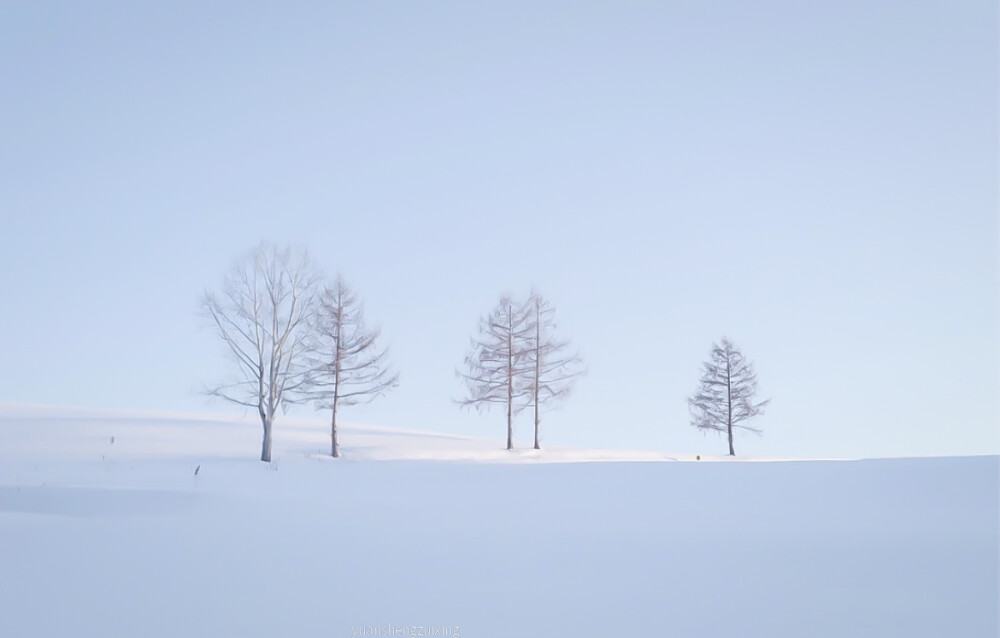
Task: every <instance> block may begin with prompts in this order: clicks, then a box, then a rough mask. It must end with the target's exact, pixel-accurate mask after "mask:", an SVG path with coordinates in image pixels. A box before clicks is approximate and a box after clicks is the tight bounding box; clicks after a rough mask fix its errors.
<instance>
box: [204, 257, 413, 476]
mask: <svg viewBox="0 0 1000 638" xmlns="http://www.w3.org/2000/svg"><path fill="white" fill-rule="evenodd" d="M202 309H203V311H204V313H205V314H206V315H207V316H208V317H209V318H210V320H211V323H212V325H213V326H214V327H215V329H216V332H217V333H218V335H219V337H220V338H221V339H222V341H223V342H224V343H225V344H226V346H227V349H228V351H229V353H230V355H232V358H233V360H234V364H235V365H234V367H233V376H232V378H231V379H230V380H228V381H227V382H224V383H221V384H219V385H216V386H214V387H212V388H210V389H209V394H212V395H214V396H217V397H220V398H222V399H225V400H227V401H231V402H232V403H236V404H238V405H242V406H246V407H248V408H252V409H255V410H256V411H257V414H258V415H259V416H260V421H261V425H262V426H263V429H264V437H263V442H262V444H261V452H260V460H261V461H267V462H270V460H271V441H272V436H271V433H272V430H273V427H274V419H275V417H276V416H277V414H278V410H279V409H280V410H284V409H285V408H287V406H289V405H291V404H296V403H312V404H314V405H315V406H316V407H317V408H323V409H328V410H330V413H331V416H330V454H331V455H332V456H334V457H336V456H339V455H340V449H339V445H338V441H337V412H338V409H339V408H340V407H341V406H348V405H354V404H358V403H363V402H368V401H371V400H373V399H375V398H377V397H379V396H381V395H383V394H385V393H386V392H388V391H389V390H391V389H392V388H394V387H396V385H397V384H398V382H399V375H398V374H397V373H395V372H393V371H392V370H391V368H390V367H389V366H388V362H387V352H386V350H385V349H384V348H380V347H379V346H378V344H377V340H378V337H379V331H378V330H370V329H368V328H366V327H365V324H364V313H363V309H362V306H361V304H360V302H359V301H358V297H357V295H355V293H354V292H353V291H352V290H351V288H350V287H349V286H348V285H347V283H346V282H345V281H344V279H343V278H342V277H340V276H338V277H336V278H334V279H333V280H332V281H326V280H324V279H323V277H322V276H321V275H320V274H319V272H318V271H317V270H316V269H315V268H314V267H313V266H312V264H311V263H310V261H309V257H308V255H306V254H305V253H298V254H296V253H293V252H292V250H291V249H290V248H285V249H278V248H276V247H274V246H268V245H261V246H259V247H258V248H257V250H256V251H254V252H253V253H252V254H251V255H249V257H248V258H247V259H245V260H244V261H243V262H241V263H239V264H238V265H236V266H235V267H234V268H233V270H232V271H231V272H230V273H229V274H228V275H227V277H226V279H225V283H224V284H223V288H222V291H221V292H220V293H218V294H217V293H211V292H207V293H205V296H204V298H203V300H202Z"/></svg>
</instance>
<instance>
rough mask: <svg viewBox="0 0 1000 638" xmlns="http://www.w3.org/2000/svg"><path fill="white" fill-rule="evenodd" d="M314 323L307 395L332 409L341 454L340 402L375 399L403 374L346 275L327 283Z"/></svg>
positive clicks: (333, 445) (333, 437) (336, 452)
mask: <svg viewBox="0 0 1000 638" xmlns="http://www.w3.org/2000/svg"><path fill="white" fill-rule="evenodd" d="M311 325H312V340H311V342H310V347H309V352H310V355H309V359H310V371H309V381H308V384H307V386H308V389H307V395H308V397H309V399H310V400H311V401H312V402H313V403H314V404H315V405H316V406H317V408H322V409H328V410H330V455H331V456H333V457H334V458H336V457H339V456H340V445H339V442H338V438H337V413H338V410H339V409H340V407H341V406H349V405H357V404H359V403H369V402H371V401H373V400H375V399H376V398H378V397H380V396H382V395H384V394H385V393H386V392H388V391H389V390H391V389H393V388H394V387H396V386H397V385H398V384H399V375H398V374H397V373H396V372H394V371H393V370H392V369H391V368H390V367H389V365H388V350H387V349H385V348H382V347H380V346H379V345H378V338H379V336H380V334H381V331H380V330H378V329H368V328H367V327H366V326H365V321H364V309H363V307H362V305H361V302H360V301H359V300H358V296H357V294H356V293H355V292H354V290H352V289H351V287H350V286H348V285H347V283H346V282H345V281H344V278H343V277H342V276H339V275H338V276H337V278H336V279H335V280H334V281H333V282H332V283H331V284H330V285H328V286H326V287H324V288H323V290H322V292H321V293H320V295H319V301H318V303H317V304H316V312H315V314H314V316H313V319H312V322H311Z"/></svg>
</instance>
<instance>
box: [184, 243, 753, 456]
mask: <svg viewBox="0 0 1000 638" xmlns="http://www.w3.org/2000/svg"><path fill="white" fill-rule="evenodd" d="M202 310H203V311H204V314H205V315H206V316H207V317H208V318H209V319H210V321H211V324H212V326H213V327H214V328H215V330H216V332H217V334H218V336H219V337H220V338H221V340H222V341H223V343H224V344H225V345H226V348H227V350H228V352H229V354H230V355H231V356H232V359H233V363H234V365H233V374H232V377H231V378H230V379H229V380H228V381H226V382H224V383H220V384H218V385H215V386H213V387H211V388H209V389H208V392H209V394H211V395H214V396H217V397H220V398H222V399H225V400H227V401H230V402H232V403H236V404H238V405H242V406H246V407H248V408H252V409H255V410H256V411H257V414H258V415H259V416H260V420H261V425H262V427H263V442H262V444H261V455H260V459H261V461H266V462H270V460H271V445H272V431H273V426H274V420H275V417H276V416H277V414H278V411H279V410H285V409H286V408H287V407H288V406H289V405H292V404H312V405H314V406H315V407H316V408H317V409H325V410H329V411H330V454H331V455H332V456H334V457H338V456H340V448H339V443H338V438H337V415H338V410H339V408H340V407H342V406H350V405H355V404H359V403H367V402H369V401H372V400H374V399H376V398H378V397H380V396H382V395H384V394H385V393H386V392H388V391H390V390H391V389H393V388H394V387H396V386H397V385H398V384H399V374H398V373H397V372H395V371H394V370H393V369H392V368H391V366H390V365H389V362H388V352H387V350H386V349H385V348H384V347H382V346H380V345H379V343H378V339H379V336H380V331H379V330H378V329H370V328H368V327H367V326H366V325H365V321H364V311H363V307H362V304H361V302H360V301H359V298H358V295H357V294H356V293H355V292H354V291H353V290H352V289H351V288H350V286H348V285H347V283H346V282H345V281H344V279H343V277H341V276H339V275H338V276H337V277H335V278H333V279H331V280H327V279H325V278H324V277H323V276H322V275H321V274H320V273H319V271H318V270H317V269H316V268H315V267H314V266H313V265H312V264H311V263H310V260H309V258H308V255H306V254H305V253H304V252H303V253H296V252H293V251H292V249H291V248H284V249H279V248H277V247H275V246H271V245H267V244H261V245H260V246H258V248H257V249H256V250H255V251H253V252H252V253H251V254H249V255H248V256H247V258H246V259H244V260H243V261H241V262H240V263H238V264H237V265H236V266H235V267H234V268H233V270H232V271H230V273H229V274H228V275H227V276H226V278H225V281H224V284H223V287H222V290H221V291H220V292H219V293H213V292H206V293H205V296H204V298H203V300H202ZM556 328H557V325H556V322H555V309H554V308H553V307H552V305H551V304H550V303H549V302H548V301H547V300H546V299H544V298H543V297H542V296H541V295H540V294H539V293H538V292H536V291H532V292H531V293H529V294H528V295H527V296H526V297H524V298H521V299H515V298H512V297H510V296H503V297H501V299H500V301H499V302H498V303H497V305H496V307H495V308H493V310H492V311H491V312H489V313H488V314H486V315H485V316H483V317H482V318H481V319H480V322H479V332H478V334H477V336H475V337H474V338H473V339H472V341H471V347H470V352H469V354H468V356H466V358H465V366H464V370H459V371H458V372H457V374H458V376H460V377H461V378H462V379H463V380H464V382H465V386H466V396H465V397H464V398H462V399H461V400H459V401H458V404H459V405H460V406H462V407H474V408H476V409H477V410H484V409H488V408H490V407H493V406H503V407H504V408H505V411H506V419H507V449H508V450H510V449H513V447H514V441H513V434H514V417H515V416H516V415H517V414H519V413H520V412H522V411H524V410H527V409H530V410H531V411H532V412H533V415H534V435H535V436H534V448H535V449H536V450H537V449H540V434H539V428H540V425H541V410H542V408H543V407H553V406H555V405H556V404H558V403H559V402H561V401H563V400H565V399H566V398H567V397H568V396H569V395H570V393H571V391H572V389H573V385H574V382H575V381H576V379H577V378H578V377H579V376H580V375H581V374H582V373H583V370H584V368H583V362H582V360H581V358H580V357H579V356H578V355H577V354H575V353H572V352H570V342H569V341H568V340H565V339H560V338H558V337H557V336H556ZM756 394H757V375H756V373H755V372H754V370H753V366H752V365H751V364H750V362H749V361H747V360H746V358H745V357H744V356H743V354H742V353H741V352H740V351H739V349H738V348H737V347H736V346H735V345H734V344H733V343H732V342H730V341H729V340H728V339H726V338H723V339H722V343H721V345H720V344H713V348H712V353H711V356H710V359H709V360H708V361H706V362H705V364H704V366H703V369H702V375H701V379H700V383H699V388H698V390H697V391H696V392H695V394H693V395H692V396H691V397H690V398H689V400H688V403H689V407H690V410H691V424H692V425H693V426H694V427H696V428H698V429H701V430H703V431H706V432H708V431H711V432H718V433H720V434H726V435H727V436H728V439H729V453H730V455H733V456H735V454H736V452H735V450H734V448H733V431H734V429H745V430H749V431H753V432H758V433H759V432H760V430H759V429H757V428H754V427H751V426H750V425H749V424H748V421H749V420H750V419H752V418H753V417H755V416H758V415H760V414H762V413H763V411H764V408H765V407H766V406H767V404H768V402H769V401H759V402H757V401H756V399H755V397H756Z"/></svg>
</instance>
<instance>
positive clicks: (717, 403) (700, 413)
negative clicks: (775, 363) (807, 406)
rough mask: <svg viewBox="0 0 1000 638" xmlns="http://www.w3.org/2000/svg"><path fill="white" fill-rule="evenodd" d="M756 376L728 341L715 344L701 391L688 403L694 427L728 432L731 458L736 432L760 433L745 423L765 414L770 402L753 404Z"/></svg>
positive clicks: (704, 373)
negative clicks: (739, 429) (740, 429)
mask: <svg viewBox="0 0 1000 638" xmlns="http://www.w3.org/2000/svg"><path fill="white" fill-rule="evenodd" d="M756 395H757V374H756V373H755V372H754V370H753V365H752V364H751V363H750V362H749V361H747V360H746V358H745V357H744V356H743V353H742V352H740V350H739V348H737V347H736V346H735V345H733V343H732V342H731V341H729V339H727V338H725V337H723V338H722V344H721V345H718V344H714V343H713V344H712V354H711V358H710V359H709V360H708V361H706V362H705V363H704V365H703V367H702V372H701V381H700V384H699V387H698V391H697V392H695V394H694V395H692V396H691V397H690V398H689V399H688V406H689V408H690V409H691V425H693V426H694V427H696V428H698V429H701V430H711V431H715V432H720V433H722V432H725V433H726V434H727V436H728V437H729V455H730V456H736V451H735V450H734V449H733V428H742V429H744V430H749V431H751V432H757V433H760V430H759V429H758V428H753V427H750V426H749V425H747V424H746V422H747V421H748V420H750V419H752V418H753V417H755V416H758V415H760V414H763V413H764V408H765V407H766V406H767V404H768V403H770V401H771V400H770V399H767V400H765V401H761V402H759V403H754V398H755V397H756Z"/></svg>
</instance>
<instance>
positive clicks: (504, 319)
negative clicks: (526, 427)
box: [458, 296, 531, 450]
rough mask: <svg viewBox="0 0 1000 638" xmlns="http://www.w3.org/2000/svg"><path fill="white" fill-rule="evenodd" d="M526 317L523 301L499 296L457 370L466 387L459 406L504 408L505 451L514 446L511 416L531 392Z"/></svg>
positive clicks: (512, 418)
mask: <svg viewBox="0 0 1000 638" xmlns="http://www.w3.org/2000/svg"><path fill="white" fill-rule="evenodd" d="M528 317H529V315H528V312H527V311H526V309H525V307H524V305H523V304H518V303H515V302H514V301H513V300H512V299H511V298H510V297H509V296H504V297H502V298H501V299H500V302H499V303H498V304H497V306H496V308H494V309H493V311H492V312H491V313H490V314H488V315H486V316H485V317H482V318H481V319H480V321H479V334H478V336H477V337H475V338H473V339H472V344H471V352H470V353H469V355H468V356H466V357H465V371H464V372H463V371H459V372H458V375H459V376H460V377H462V379H464V381H465V384H466V389H467V393H466V396H465V398H464V399H461V400H459V402H458V403H459V405H461V406H463V407H468V406H472V407H475V408H476V409H477V410H484V409H488V408H490V407H491V406H493V405H497V404H499V405H503V406H505V407H506V410H507V449H508V450H511V449H513V448H514V415H515V414H517V413H518V412H520V411H521V410H522V409H524V407H525V405H526V401H525V400H526V398H527V397H528V396H529V395H530V392H531V391H530V388H529V387H528V384H527V383H526V379H527V378H528V377H529V370H530V365H531V362H530V360H529V358H528V349H529V334H530V328H531V326H530V325H529V321H528Z"/></svg>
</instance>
